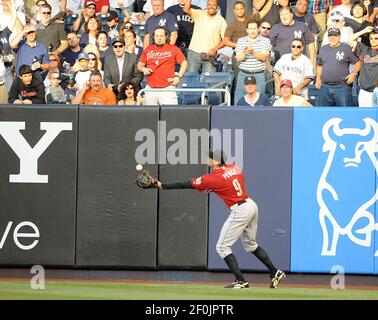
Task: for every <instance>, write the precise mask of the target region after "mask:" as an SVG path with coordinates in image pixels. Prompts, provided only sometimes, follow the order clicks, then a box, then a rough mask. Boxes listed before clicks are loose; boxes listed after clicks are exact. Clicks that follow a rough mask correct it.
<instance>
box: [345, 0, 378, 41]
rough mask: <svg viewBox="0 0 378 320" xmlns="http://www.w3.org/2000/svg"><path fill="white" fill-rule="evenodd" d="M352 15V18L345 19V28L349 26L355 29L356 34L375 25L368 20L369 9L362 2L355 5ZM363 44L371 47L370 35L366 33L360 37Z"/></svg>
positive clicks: (351, 11) (352, 8)
mask: <svg viewBox="0 0 378 320" xmlns="http://www.w3.org/2000/svg"><path fill="white" fill-rule="evenodd" d="M350 13H351V14H352V18H351V19H350V18H345V26H349V27H351V28H352V29H353V32H354V34H356V33H357V32H360V31H362V30H364V29H365V28H366V27H369V26H373V24H372V23H371V22H369V21H367V20H366V15H367V8H366V6H365V5H364V4H363V3H362V2H361V1H356V2H354V3H353V5H352V7H351V9H350ZM360 38H361V42H362V43H363V44H364V45H366V46H368V47H370V40H369V34H368V33H364V34H361V35H360Z"/></svg>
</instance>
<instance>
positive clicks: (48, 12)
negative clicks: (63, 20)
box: [42, 11, 51, 15]
mask: <svg viewBox="0 0 378 320" xmlns="http://www.w3.org/2000/svg"><path fill="white" fill-rule="evenodd" d="M42 14H46V15H47V14H51V11H45V12H42Z"/></svg>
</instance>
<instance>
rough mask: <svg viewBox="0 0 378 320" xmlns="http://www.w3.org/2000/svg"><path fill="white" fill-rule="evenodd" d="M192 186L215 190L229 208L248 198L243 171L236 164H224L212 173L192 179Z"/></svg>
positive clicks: (200, 189)
mask: <svg viewBox="0 0 378 320" xmlns="http://www.w3.org/2000/svg"><path fill="white" fill-rule="evenodd" d="M192 186H193V187H194V188H196V189H197V190H198V191H203V190H211V191H213V192H215V193H216V194H217V195H218V196H219V197H220V198H221V199H222V200H223V201H224V202H225V203H226V206H227V207H228V208H229V207H231V206H232V205H234V204H235V203H238V202H240V201H242V200H245V199H247V198H249V195H248V193H247V189H246V188H245V183H244V175H243V171H241V169H240V168H239V167H238V166H237V165H236V164H231V163H229V164H225V165H223V166H222V167H220V168H216V169H214V171H213V172H212V173H209V174H205V175H203V176H201V177H199V178H194V179H192Z"/></svg>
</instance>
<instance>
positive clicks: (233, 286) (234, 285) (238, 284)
mask: <svg viewBox="0 0 378 320" xmlns="http://www.w3.org/2000/svg"><path fill="white" fill-rule="evenodd" d="M225 288H228V289H243V288H249V284H248V282H247V281H245V282H243V281H238V280H235V281H234V282H233V283H231V284H230V285H228V286H225Z"/></svg>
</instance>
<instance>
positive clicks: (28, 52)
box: [11, 24, 50, 77]
mask: <svg viewBox="0 0 378 320" xmlns="http://www.w3.org/2000/svg"><path fill="white" fill-rule="evenodd" d="M23 35H25V37H26V40H22V36H23ZM11 48H12V49H17V55H16V72H17V76H18V75H19V74H18V70H19V68H20V66H21V65H29V66H31V68H32V70H33V73H35V74H38V75H40V76H42V77H43V75H46V71H47V70H48V69H49V62H50V59H49V53H48V49H47V48H46V46H44V45H43V44H42V43H39V42H38V41H36V27H35V26H34V25H32V24H29V25H26V26H25V28H24V31H23V32H21V33H19V34H17V36H16V37H15V38H14V40H13V41H12V42H11Z"/></svg>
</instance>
